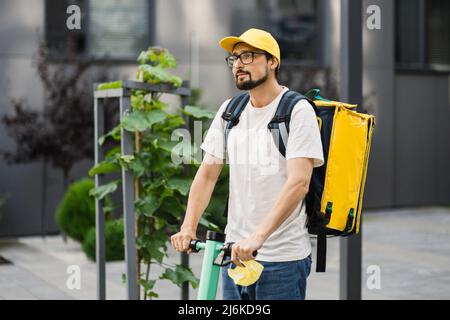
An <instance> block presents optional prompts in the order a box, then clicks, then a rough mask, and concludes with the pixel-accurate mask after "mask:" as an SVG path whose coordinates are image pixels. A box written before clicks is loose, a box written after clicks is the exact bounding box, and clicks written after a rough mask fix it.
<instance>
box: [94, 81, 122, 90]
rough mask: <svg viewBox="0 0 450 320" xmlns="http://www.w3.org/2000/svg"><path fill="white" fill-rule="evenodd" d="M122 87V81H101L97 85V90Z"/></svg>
mask: <svg viewBox="0 0 450 320" xmlns="http://www.w3.org/2000/svg"><path fill="white" fill-rule="evenodd" d="M118 88H122V81H113V82H106V83H101V84H99V85H98V86H97V89H96V91H100V90H108V89H118Z"/></svg>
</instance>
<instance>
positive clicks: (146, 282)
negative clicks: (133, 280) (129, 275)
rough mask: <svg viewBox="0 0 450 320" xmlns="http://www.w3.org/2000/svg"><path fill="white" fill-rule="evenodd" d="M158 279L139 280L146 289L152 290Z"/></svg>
mask: <svg viewBox="0 0 450 320" xmlns="http://www.w3.org/2000/svg"><path fill="white" fill-rule="evenodd" d="M155 283H156V280H145V279H140V280H139V284H140V285H141V286H142V287H143V288H144V290H145V291H146V292H147V291H150V290H152V289H153V287H154V286H155Z"/></svg>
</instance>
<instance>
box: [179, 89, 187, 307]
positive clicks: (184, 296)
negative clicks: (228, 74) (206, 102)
mask: <svg viewBox="0 0 450 320" xmlns="http://www.w3.org/2000/svg"><path fill="white" fill-rule="evenodd" d="M183 85H185V86H187V87H188V86H189V83H187V82H186V81H185V83H183ZM188 103H189V96H181V107H182V108H184V107H185V106H186V105H188ZM184 120H185V121H186V129H188V130H189V122H188V121H189V117H186V116H184ZM183 170H184V173H185V175H187V174H188V173H189V168H188V166H186V165H184V168H183ZM180 256H181V265H182V266H183V267H186V268H189V255H188V254H187V253H185V252H183V253H181V254H180ZM181 300H189V282H187V281H186V282H185V283H183V285H182V287H181Z"/></svg>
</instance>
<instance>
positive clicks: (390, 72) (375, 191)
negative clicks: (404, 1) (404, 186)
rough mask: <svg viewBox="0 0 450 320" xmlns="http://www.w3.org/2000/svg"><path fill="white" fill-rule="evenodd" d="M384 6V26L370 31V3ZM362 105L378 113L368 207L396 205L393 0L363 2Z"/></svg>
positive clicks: (368, 176)
mask: <svg viewBox="0 0 450 320" xmlns="http://www.w3.org/2000/svg"><path fill="white" fill-rule="evenodd" d="M372 4H374V5H378V6H379V7H380V9H381V29H380V30H377V29H375V30H369V29H368V28H367V26H366V21H367V18H368V17H369V15H368V14H367V13H366V10H367V7H368V6H369V5H372ZM363 10H364V13H363V14H364V19H363V54H364V58H363V96H364V98H363V99H364V101H363V107H364V108H365V109H366V110H367V112H369V113H371V114H374V115H375V116H376V127H375V131H374V135H373V141H372V147H371V154H370V159H369V167H368V172H367V183H366V190H365V197H364V204H365V206H366V207H380V206H381V207H382V206H386V207H390V206H392V205H394V193H395V190H394V185H395V183H394V178H395V174H394V173H395V157H394V156H395V155H394V126H395V125H394V123H395V121H396V119H395V117H394V110H395V106H394V99H395V82H394V80H395V74H394V69H395V64H394V37H395V30H394V26H395V25H394V1H390V0H375V1H368V0H366V1H364V5H363Z"/></svg>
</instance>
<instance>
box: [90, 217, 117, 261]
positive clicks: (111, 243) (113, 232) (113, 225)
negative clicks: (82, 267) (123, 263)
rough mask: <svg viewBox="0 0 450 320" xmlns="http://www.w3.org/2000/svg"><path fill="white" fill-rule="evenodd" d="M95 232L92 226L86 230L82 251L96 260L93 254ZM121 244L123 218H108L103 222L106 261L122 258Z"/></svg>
mask: <svg viewBox="0 0 450 320" xmlns="http://www.w3.org/2000/svg"><path fill="white" fill-rule="evenodd" d="M95 244H96V232H95V227H92V228H90V229H89V231H88V232H87V234H86V236H85V239H84V242H83V251H84V253H85V254H86V256H87V257H88V258H89V259H91V260H93V261H96V255H95V252H96V251H95ZM124 250H125V248H124V244H123V219H117V220H110V221H106V222H105V259H106V261H117V260H123V259H124V256H125V253H124Z"/></svg>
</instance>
